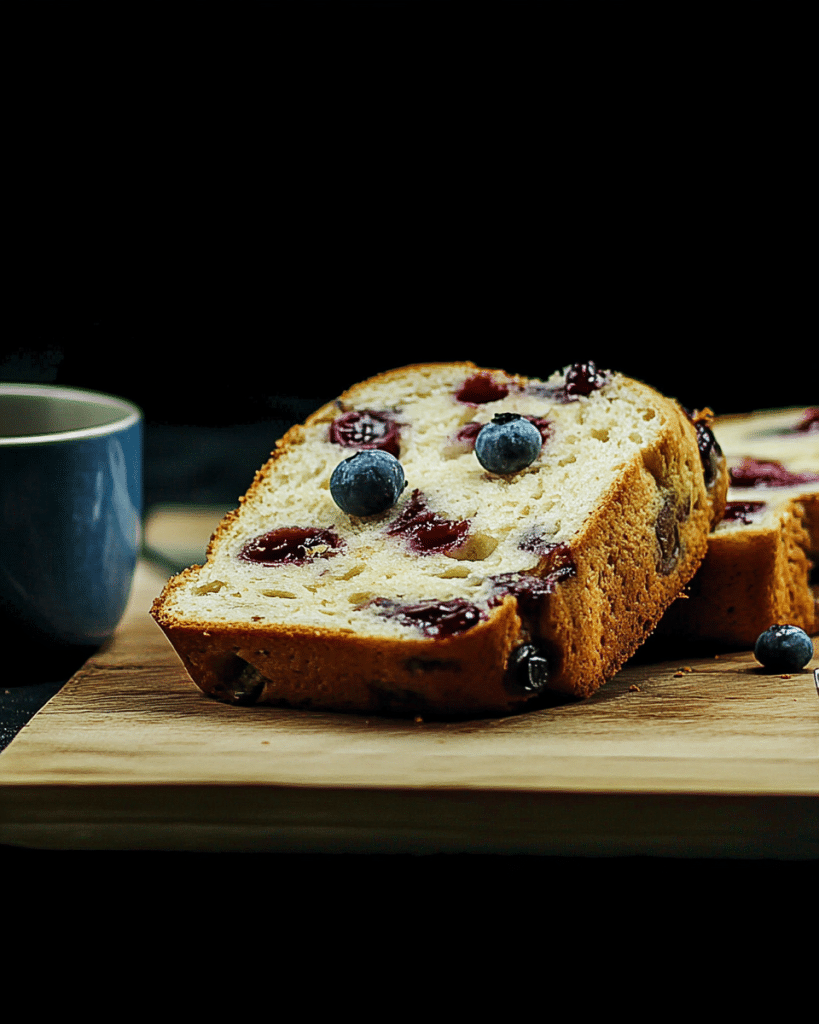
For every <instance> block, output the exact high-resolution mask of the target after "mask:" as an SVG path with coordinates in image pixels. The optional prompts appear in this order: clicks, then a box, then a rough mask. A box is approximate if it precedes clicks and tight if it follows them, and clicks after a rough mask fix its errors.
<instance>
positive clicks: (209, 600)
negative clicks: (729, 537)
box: [152, 362, 726, 715]
mask: <svg viewBox="0 0 819 1024" xmlns="http://www.w3.org/2000/svg"><path fill="white" fill-rule="evenodd" d="M502 412H506V413H517V414H520V415H523V416H526V417H528V418H530V419H531V420H532V422H534V423H535V425H536V426H537V427H538V429H539V430H540V432H541V435H542V436H543V438H544V442H543V446H542V448H541V451H540V454H539V456H538V457H537V458H536V459H535V461H534V462H533V463H532V464H531V465H529V466H528V467H527V468H525V469H523V470H521V471H519V472H517V473H514V474H512V475H509V476H502V475H495V474H492V473H489V472H487V471H486V470H484V469H483V468H482V467H481V465H480V464H479V462H478V460H477V458H476V456H475V454H474V450H473V447H474V440H475V436H476V433H477V431H478V429H479V426H480V425H482V424H485V423H488V422H489V421H490V420H492V419H493V416H494V415H495V414H498V413H502ZM356 413H357V414H366V415H354V414H356ZM368 441H369V442H370V443H371V444H376V445H378V446H380V447H382V448H384V449H386V450H392V451H393V453H397V454H398V456H399V458H400V462H401V464H402V466H403V469H404V472H405V474H406V480H407V486H406V489H405V490H404V491H403V493H402V494H401V495H400V497H399V498H398V500H397V502H396V504H395V505H394V507H392V508H390V509H388V510H387V511H386V512H384V513H381V514H378V515H373V516H367V517H361V518H358V517H355V516H349V515H347V514H346V513H344V512H342V511H341V509H340V508H339V507H338V506H337V505H336V504H335V503H334V501H333V499H332V497H331V494H330V489H329V482H330V477H331V474H332V472H333V470H334V468H335V467H336V466H337V465H338V463H339V462H341V461H342V460H344V459H347V458H349V457H350V456H351V455H353V454H354V453H355V450H356V447H357V446H361V445H362V444H366V443H367V442H368ZM705 461H706V462H708V460H707V459H706V460H705ZM711 463H712V464H711V465H710V466H709V467H707V468H706V469H704V468H703V459H702V458H701V456H700V450H699V448H698V441H697V431H696V430H695V428H694V426H693V424H692V422H691V420H690V419H689V417H688V416H687V415H686V414H685V413H684V412H683V410H682V409H681V408H680V407H679V406H678V405H677V403H676V402H674V401H672V400H669V399H667V398H664V397H663V396H661V395H660V394H659V393H658V392H656V391H655V390H653V389H652V388H650V387H648V386H646V385H644V384H642V383H639V382H637V381H634V380H631V379H629V378H626V377H623V376H621V375H619V374H616V373H608V372H598V371H596V369H595V368H594V366H593V364H581V365H576V366H574V367H570V368H568V369H567V370H566V371H563V372H560V373H556V374H554V375H553V376H552V377H551V378H550V379H549V380H548V381H545V382H544V381H539V380H533V379H527V378H523V377H518V376H514V375H511V374H507V373H505V372H504V371H501V370H480V369H478V368H477V367H476V366H475V365H474V364H472V363H468V362H465V363H443V364H428V365H419V366H408V367H404V368H402V369H398V370H394V371H391V372H388V373H384V374H380V375H379V376H376V377H373V378H371V379H370V380H366V381H364V382H362V383H360V384H357V385H355V386H354V387H352V388H350V390H349V391H347V392H345V393H344V394H343V395H341V397H340V398H339V399H338V400H337V401H336V402H333V403H330V404H328V405H326V406H324V407H323V408H321V409H319V410H318V411H317V412H315V413H314V414H313V415H312V416H310V417H309V419H308V420H307V421H306V423H305V424H304V425H303V426H296V427H293V428H292V429H291V430H290V431H288V433H287V434H286V435H285V436H284V438H282V440H281V441H279V442H277V445H276V449H275V451H274V452H273V453H272V456H271V458H270V460H269V461H268V462H267V463H266V465H265V466H264V467H263V468H262V469H261V470H260V471H259V472H258V473H257V474H256V478H255V480H254V481H253V484H252V485H251V487H250V489H249V490H248V492H247V494H246V495H245V496H244V498H242V499H241V506H240V508H239V509H238V510H237V511H236V512H233V513H231V514H229V515H228V516H227V517H226V518H225V519H224V521H223V522H222V523H221V525H220V527H219V529H218V530H217V531H216V533H215V534H214V536H213V538H212V540H211V543H210V546H209V548H208V557H207V563H206V565H204V566H201V567H200V566H194V567H193V568H191V569H188V570H186V571H185V572H183V573H181V574H180V575H179V576H177V577H175V578H174V579H172V580H170V582H169V583H168V585H167V586H166V588H165V590H164V592H163V593H162V595H161V596H160V597H159V598H158V599H157V600H156V602H155V603H154V606H153V609H152V614H153V616H154V617H155V619H156V621H157V622H158V623H159V625H160V626H161V627H162V629H163V630H164V631H165V633H166V634H167V636H168V638H169V639H170V641H171V643H172V644H173V645H174V647H175V648H176V650H177V652H178V653H179V655H180V657H181V659H182V661H183V663H184V665H185V667H186V668H187V670H188V672H189V673H190V675H191V677H192V678H193V680H194V681H195V682H196V683H197V684H198V685H199V686H200V687H201V689H202V690H203V691H204V692H206V693H208V694H210V695H211V696H213V697H216V698H218V699H221V700H225V701H228V702H232V703H269V704H279V705H287V706H295V707H305V708H307V707H309V708H316V709H331V710H343V711H363V712H379V711H380V712H393V711H397V712H401V713H416V714H419V713H424V714H441V715H447V714H453V715H477V714H498V713H504V712H509V711H515V710H518V709H522V708H524V707H526V706H527V705H528V706H532V704H533V703H534V704H536V703H537V702H538V701H542V700H543V695H544V693H547V692H551V691H556V692H558V693H562V694H570V695H572V696H575V697H585V696H587V695H589V694H591V693H592V692H594V691H595V690H596V689H597V688H598V687H599V686H601V685H602V684H603V683H604V682H605V681H606V680H607V679H609V678H611V676H612V675H613V674H614V673H615V672H616V671H617V669H618V668H619V667H620V666H621V665H622V664H623V662H624V661H625V660H626V659H627V658H629V657H630V656H631V654H632V653H633V652H634V651H635V650H636V648H637V647H638V646H639V645H640V643H641V642H642V641H643V639H644V638H645V637H646V636H647V635H648V634H649V633H650V632H651V630H652V629H653V628H654V627H655V626H656V624H657V622H658V621H659V619H660V617H661V615H662V614H663V612H664V611H665V609H666V608H667V607H668V606H669V604H671V602H672V601H673V600H674V599H675V597H676V596H677V595H678V594H679V593H680V591H681V589H682V588H683V586H684V585H685V584H686V583H687V582H688V581H689V580H690V579H691V577H692V576H693V574H694V571H695V570H696V568H697V566H698V565H699V563H700V561H701V560H702V558H703V556H704V554H705V549H706V544H707V535H708V531H709V530H710V528H711V525H712V523H713V522H714V521H716V519H718V518H719V516H720V515H721V512H722V506H723V504H724V498H725V487H726V477H725V473H724V467H723V468H722V469H720V467H719V465H717V472H714V464H713V453H712V456H711ZM706 476H708V477H709V481H708V482H706Z"/></svg>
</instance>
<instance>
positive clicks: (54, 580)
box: [0, 383, 142, 683]
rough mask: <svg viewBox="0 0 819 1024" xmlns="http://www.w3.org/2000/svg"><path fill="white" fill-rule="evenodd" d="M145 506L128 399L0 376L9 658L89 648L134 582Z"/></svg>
mask: <svg viewBox="0 0 819 1024" xmlns="http://www.w3.org/2000/svg"><path fill="white" fill-rule="evenodd" d="M141 516H142V414H141V412H140V410H139V409H138V408H137V407H136V406H135V405H133V404H132V403H131V402H127V401H125V400H123V399H121V398H115V397H113V396H110V395H103V394H98V393H96V392H92V391H83V390H79V389H74V388H63V387H55V386H49V385H39V384H3V383H0V641H2V645H3V651H4V657H5V658H9V656H10V658H11V663H12V664H13V665H15V666H16V667H17V668H18V669H19V668H22V669H25V667H26V666H29V667H30V668H31V669H33V670H36V669H37V668H38V667H42V666H43V665H46V664H48V665H52V664H60V663H62V662H63V661H65V660H66V659H68V660H69V661H70V659H71V656H72V654H73V655H74V656H76V655H77V652H80V653H81V654H82V655H86V654H87V653H88V652H90V651H91V650H93V649H94V648H96V647H99V645H100V644H101V643H102V642H103V641H104V640H106V639H107V638H108V637H109V636H110V635H111V634H112V633H113V632H114V630H115V629H116V627H117V624H118V623H119V621H120V619H121V618H122V614H123V612H124V611H125V606H126V604H127V602H128V597H129V594H130V590H131V584H132V581H133V576H134V569H135V567H136V561H137V557H138V555H139V550H140V545H141ZM7 663H8V662H7ZM17 675H19V672H18V673H17ZM33 675H34V676H36V675H37V672H36V671H35V672H34V673H33ZM40 675H42V673H40ZM26 681H27V680H26V678H16V679H14V680H9V682H12V683H24V682H26Z"/></svg>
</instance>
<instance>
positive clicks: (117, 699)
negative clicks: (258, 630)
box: [0, 564, 819, 859]
mask: <svg viewBox="0 0 819 1024" xmlns="http://www.w3.org/2000/svg"><path fill="white" fill-rule="evenodd" d="M163 583H164V576H162V575H161V574H160V573H158V572H157V571H156V570H155V569H152V568H151V567H149V566H148V565H146V564H143V565H141V566H140V568H139V572H138V575H137V580H136V583H135V588H134V593H133V595H132V600H131V604H130V606H129V609H128V612H127V614H126V617H125V620H124V621H123V623H122V625H121V627H120V629H119V631H118V632H117V634H116V635H115V636H114V638H113V639H112V640H111V641H110V642H109V644H108V645H106V647H104V648H103V649H101V650H100V651H99V652H98V653H97V654H96V655H95V656H94V657H93V658H91V660H90V661H89V662H88V663H87V664H86V665H85V666H84V667H83V669H82V670H81V671H80V672H79V673H77V675H75V676H74V677H73V678H72V679H71V680H70V681H69V682H68V683H67V684H66V685H65V687H63V689H62V690H61V691H60V693H58V694H57V695H56V696H55V697H54V698H53V699H52V700H51V701H50V702H49V703H48V704H47V705H46V706H45V708H43V710H42V711H41V712H40V713H39V714H38V715H36V716H35V718H34V719H33V720H32V721H31V722H30V723H29V724H28V725H27V726H26V727H25V728H24V729H23V730H22V731H21V732H20V734H19V735H18V736H17V737H16V738H15V739H14V740H13V741H12V743H11V744H10V745H9V747H8V748H7V749H6V750H5V751H4V752H3V753H1V754H0V843H6V844H10V845H20V846H29V847H37V848H44V849H45V848H49V849H120V850H123V849H128V850H137V849H155V850H273V851H279V852H355V853H361V852H376V853H385V852H400V853H406V852H418V853H424V852H495V853H540V854H552V855H561V856H568V855H584V856H618V855H620V856H622V855H635V854H649V855H657V856H673V857H688V856H690V857H777V858H800V859H802V858H813V857H816V856H817V855H818V854H819V699H817V693H816V690H815V688H814V684H813V677H812V672H811V671H808V670H806V671H803V672H801V673H796V674H794V675H792V676H777V675H773V676H772V675H767V674H764V673H762V672H761V671H760V670H759V669H758V667H757V666H756V663H755V661H754V659H753V657H752V655H751V654H750V653H739V654H731V655H722V656H720V657H719V658H714V657H710V658H698V659H690V660H688V661H679V662H668V661H666V662H660V663H655V664H635V663H633V664H631V665H629V666H627V667H626V668H625V669H624V670H623V671H622V672H621V673H620V674H619V675H618V676H617V677H616V678H615V679H614V680H612V681H611V682H610V683H609V684H608V685H607V686H606V687H604V688H603V689H602V690H600V691H599V692H598V693H597V694H595V695H594V696H593V697H592V698H591V699H589V700H587V701H584V702H582V703H572V704H564V705H561V706H558V707H554V708H549V709H545V710H541V711H535V712H530V713H528V714H522V715H516V716H513V717H509V718H500V719H483V720H473V721H462V722H432V721H421V720H402V719H387V718H377V717H369V718H365V717H361V716H355V715H337V714H329V713H319V712H309V711H286V710H277V709H271V708H233V707H229V706H226V705H223V704H220V703H217V702H214V701H212V700H210V699H208V698H206V697H205V696H203V695H202V694H201V693H200V692H199V691H198V690H197V689H196V687H194V686H193V684H192V683H191V682H190V680H189V679H188V677H187V675H186V674H185V672H184V670H183V669H182V667H181V664H180V662H179V660H178V659H177V657H176V655H175V653H174V652H173V650H172V649H171V648H170V646H169V645H168V643H167V641H166V640H165V638H164V636H163V635H162V633H161V632H160V630H159V629H158V627H157V626H156V625H155V624H154V622H153V621H152V620H151V619H150V617H149V616H148V608H149V607H150V603H151V601H152V599H153V597H154V596H155V595H156V594H157V593H158V591H159V589H161V586H162V584H163ZM817 664H819V661H817V660H816V659H814V661H813V662H811V665H810V668H811V669H812V668H814V667H816V666H817Z"/></svg>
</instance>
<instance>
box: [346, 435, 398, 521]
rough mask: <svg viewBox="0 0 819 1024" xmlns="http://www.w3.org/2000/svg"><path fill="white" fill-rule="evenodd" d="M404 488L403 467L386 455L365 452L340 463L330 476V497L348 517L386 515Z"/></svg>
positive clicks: (375, 450)
mask: <svg viewBox="0 0 819 1024" xmlns="http://www.w3.org/2000/svg"><path fill="white" fill-rule="evenodd" d="M406 486H407V481H406V478H405V477H404V467H403V466H402V465H401V463H400V462H399V461H398V459H396V458H395V456H394V455H390V453H389V452H384V451H381V450H380V449H377V448H376V449H365V450H363V451H359V452H356V454H355V455H353V456H352V457H351V458H349V459H345V460H344V461H343V462H339V464H338V465H337V466H336V468H335V469H334V470H333V475H332V476H331V477H330V494H331V495H332V496H333V501H334V502H335V503H336V505H338V507H339V508H340V509H341V510H342V512H346V513H347V515H350V516H374V515H378V513H379V512H386V511H387V509H388V508H392V506H393V505H394V504H395V503H396V501H398V497H399V495H400V494H401V491H403V490H404V488H405V487H406Z"/></svg>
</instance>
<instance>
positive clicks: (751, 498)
mask: <svg viewBox="0 0 819 1024" xmlns="http://www.w3.org/2000/svg"><path fill="white" fill-rule="evenodd" d="M713 429H714V434H715V436H716V437H717V439H718V441H719V444H720V447H721V448H722V449H723V451H724V453H725V456H726V458H727V460H728V467H729V475H730V486H729V491H728V502H727V505H726V509H725V514H724V516H723V518H722V519H721V521H720V522H719V524H718V525H717V526H716V528H715V529H714V531H713V533H712V534H711V536H710V538H709V543H708V553H707V555H706V558H705V561H704V562H703V565H702V567H701V568H700V570H699V572H698V573H697V575H696V576H695V578H694V580H693V581H692V583H691V586H690V587H689V588H688V597H687V599H685V600H680V601H677V602H675V603H674V605H673V606H672V607H671V609H669V612H668V615H667V616H666V617H665V618H664V620H663V622H662V624H661V627H660V629H659V631H658V633H659V635H660V636H662V637H676V638H677V639H678V640H683V641H685V642H690V641H705V642H708V643H714V644H718V645H724V646H726V647H753V645H754V643H755V641H756V639H757V637H758V636H759V635H760V634H761V633H762V632H764V631H765V630H767V629H768V628H769V627H770V626H771V625H773V624H774V623H789V624H791V625H794V626H798V627H800V628H801V629H803V630H805V632H806V633H808V634H815V633H817V632H819V604H818V603H817V601H818V600H819V591H817V587H816V585H812V584H811V572H812V569H813V567H814V565H815V563H816V562H817V561H819V409H817V408H807V409H805V408H791V409H778V410H766V411H761V412H757V413H752V414H748V415H739V416H725V417H722V418H718V419H717V420H716V421H715V422H714V424H713Z"/></svg>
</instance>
